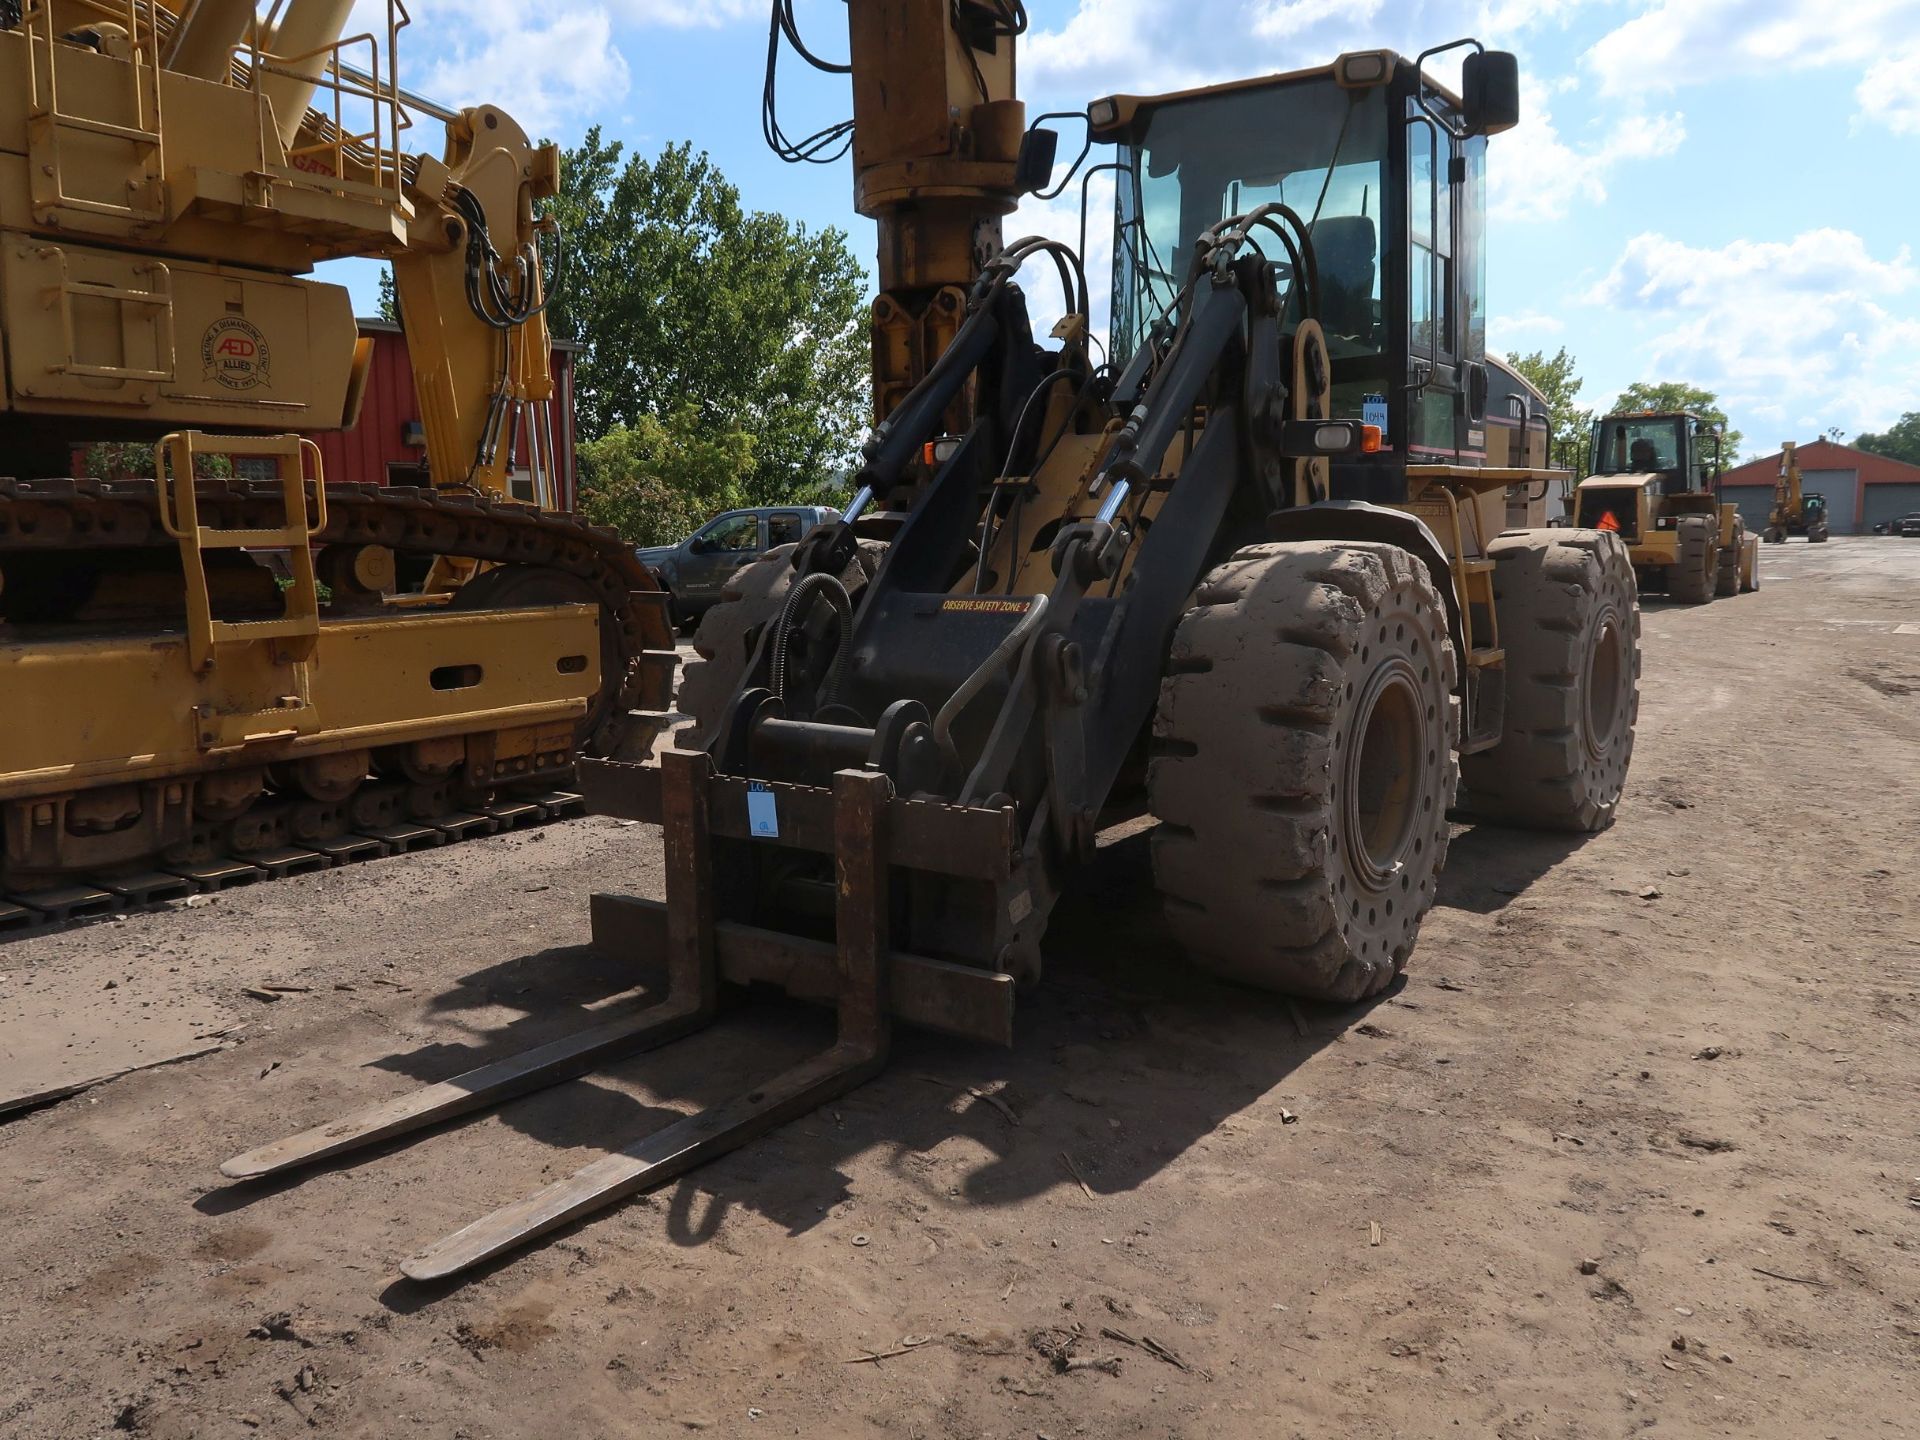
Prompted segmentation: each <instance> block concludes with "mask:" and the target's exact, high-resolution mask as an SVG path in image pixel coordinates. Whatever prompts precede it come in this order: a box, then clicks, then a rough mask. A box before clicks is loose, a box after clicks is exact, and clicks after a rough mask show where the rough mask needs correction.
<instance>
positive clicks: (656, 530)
mask: <svg viewBox="0 0 1920 1440" xmlns="http://www.w3.org/2000/svg"><path fill="white" fill-rule="evenodd" d="M753 450H754V440H753V436H751V435H749V434H748V433H746V432H745V431H743V430H723V431H714V430H712V429H710V428H709V427H706V426H703V425H702V424H701V423H700V420H699V417H698V415H697V414H696V413H695V411H694V409H693V407H692V406H691V405H681V406H679V407H677V408H676V409H674V410H673V411H671V412H670V413H669V414H668V415H667V417H666V418H665V419H664V420H662V419H658V418H656V417H654V416H652V415H639V416H636V417H635V418H634V422H633V424H632V425H631V426H627V425H616V426H614V427H613V428H612V429H611V430H609V431H607V433H606V434H604V435H602V436H600V437H599V438H598V439H595V440H588V441H584V442H582V443H581V444H580V446H579V447H578V449H577V450H576V452H575V453H576V455H577V456H578V457H579V462H580V511H581V513H582V514H583V515H585V516H586V517H587V519H589V520H591V521H592V522H593V523H594V524H596V525H610V526H612V527H613V528H614V529H615V530H618V531H619V532H620V534H621V535H622V536H624V537H625V538H626V539H628V540H630V541H632V542H633V543H634V544H636V545H660V544H666V543H668V542H671V541H674V540H678V539H679V538H680V537H681V536H683V535H686V534H689V533H691V532H692V531H693V530H694V528H695V527H696V526H698V525H699V524H700V523H701V522H702V521H703V520H705V519H706V518H707V517H708V516H709V515H712V514H713V513H714V512H715V511H717V510H727V509H731V508H732V507H734V506H736V505H740V504H743V503H745V499H744V491H743V487H742V481H743V479H744V477H746V476H748V475H750V474H751V473H752V471H753Z"/></svg>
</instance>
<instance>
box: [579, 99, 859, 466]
mask: <svg viewBox="0 0 1920 1440" xmlns="http://www.w3.org/2000/svg"><path fill="white" fill-rule="evenodd" d="M561 173H562V177H563V179H562V193H561V194H560V195H559V196H557V197H556V198H555V200H554V202H553V213H554V215H555V218H556V219H557V220H558V221H559V223H560V226H561V230H562V240H563V243H564V245H565V251H566V253H565V258H564V270H563V272H562V274H561V278H560V284H559V287H558V289H557V292H556V294H555V296H554V299H553V305H552V311H551V313H550V316H549V318H550V320H551V322H552V324H553V328H554V332H555V333H556V334H559V335H567V336H572V337H574V338H577V339H578V340H580V341H581V343H582V344H583V345H584V346H585V349H584V350H583V351H582V353H581V355H580V357H579V359H578V361H577V365H576V370H575V377H576V398H577V405H578V412H579V428H580V432H581V433H582V434H584V435H606V436H608V437H610V438H611V437H612V435H613V433H614V432H615V431H616V430H617V429H618V428H620V427H624V428H625V429H627V430H628V431H629V432H631V433H632V434H634V435H656V434H657V436H659V437H672V438H671V442H669V440H668V439H666V438H660V439H658V440H657V441H656V440H654V439H649V440H648V441H647V443H646V444H645V445H643V446H642V447H641V453H644V454H646V455H648V456H654V455H661V454H667V453H669V452H671V453H672V454H674V455H678V456H681V457H682V458H684V457H687V456H690V455H692V454H695V453H699V454H702V455H711V454H719V453H732V452H731V451H729V450H728V447H729V445H730V444H731V443H732V442H731V437H734V436H737V435H745V436H747V437H750V439H751V441H752V445H751V451H750V458H749V459H748V461H747V465H746V469H745V470H744V472H743V473H742V474H741V475H740V476H739V484H738V491H737V497H736V498H737V499H738V500H740V501H742V502H745V503H750V504H771V503H777V502H781V501H802V500H808V499H814V498H823V497H824V496H825V495H826V494H827V493H829V492H830V491H831V490H832V489H833V488H835V482H836V481H837V480H838V479H839V478H840V477H841V476H842V475H843V474H844V471H845V469H846V466H847V463H848V461H849V460H850V459H851V457H852V455H853V452H854V448H855V444H856V441H857V437H858V436H859V434H860V433H861V430H862V428H863V426H864V424H865V423H866V420H867V416H868V408H867V407H868V398H867V396H868V392H867V375H868V369H869V359H868V340H867V325H866V314H867V309H866V293H865V292H866V286H865V278H864V275H863V273H862V271H861V267H860V266H859V264H858V263H857V262H856V261H855V259H854V257H853V253H852V251H851V250H850V249H849V248H848V245H847V237H846V234H845V233H844V232H843V231H840V230H837V229H827V230H822V231H819V232H813V231H810V230H808V229H807V227H806V226H805V225H802V224H798V223H796V222H792V221H789V220H787V219H786V218H785V217H783V216H780V215H775V214H770V213H767V212H764V211H755V210H748V209H746V208H745V207H744V206H742V204H741V203H740V194H739V191H738V190H737V189H735V187H734V186H732V185H731V184H729V183H728V182H727V180H726V179H725V177H724V176H722V175H721V174H720V172H719V171H718V170H716V169H715V168H714V166H713V164H712V162H711V161H709V160H708V158H707V157H706V155H705V154H696V153H695V152H694V150H693V148H692V146H690V145H687V144H678V145H668V146H667V147H666V149H664V150H662V151H661V152H660V154H659V156H657V157H656V158H655V159H653V160H651V161H649V160H647V159H645V158H644V157H642V156H639V155H633V156H628V157H625V158H624V160H623V158H622V146H621V145H620V143H619V142H617V141H606V140H603V139H602V138H601V134H600V131H599V129H598V128H597V127H596V128H595V129H592V130H589V131H588V132H587V136H586V139H585V140H584V141H582V142H581V144H580V145H579V146H578V147H576V148H574V149H570V150H568V151H567V153H566V155H565V158H564V161H563V165H562V171H561ZM648 419H652V420H654V421H655V422H658V424H659V429H658V431H657V432H650V431H648V430H647V429H646V428H645V426H644V423H643V422H645V421H647V420H648ZM657 445H664V446H666V447H667V449H666V450H660V449H658V448H649V447H657ZM675 463H676V464H677V463H679V462H678V461H676V462H675ZM693 468H694V469H696V470H697V469H698V468H699V466H698V465H694V466H693Z"/></svg>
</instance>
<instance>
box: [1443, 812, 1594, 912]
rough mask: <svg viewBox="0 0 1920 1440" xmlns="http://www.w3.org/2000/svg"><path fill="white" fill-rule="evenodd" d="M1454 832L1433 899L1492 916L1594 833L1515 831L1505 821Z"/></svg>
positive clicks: (1470, 825)
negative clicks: (1437, 890)
mask: <svg viewBox="0 0 1920 1440" xmlns="http://www.w3.org/2000/svg"><path fill="white" fill-rule="evenodd" d="M1462 818H1464V819H1466V820H1467V822H1468V823H1467V824H1466V827H1465V828H1464V829H1457V830H1455V831H1454V834H1453V838H1452V839H1451V840H1450V841H1449V842H1448V844H1447V863H1446V868H1445V869H1443V870H1442V871H1441V872H1440V889H1439V895H1438V897H1437V898H1436V899H1435V901H1434V904H1435V906H1436V907H1437V908H1441V909H1447V910H1465V911H1468V912H1470V913H1472V914H1475V915H1491V914H1494V913H1495V912H1497V911H1500V910H1504V909H1505V908H1506V907H1507V904H1508V903H1509V902H1510V901H1512V900H1514V899H1515V898H1517V897H1519V896H1521V895H1524V894H1526V893H1527V891H1528V889H1530V888H1531V887H1532V885H1533V884H1534V882H1535V881H1537V880H1540V879H1543V878H1544V877H1545V876H1547V875H1548V874H1550V873H1551V872H1552V871H1553V870H1555V869H1557V868H1558V867H1559V866H1560V865H1562V864H1564V863H1565V862H1566V861H1567V860H1568V859H1569V858H1570V857H1571V856H1573V855H1574V854H1575V853H1577V852H1578V851H1579V850H1580V849H1581V847H1582V846H1584V845H1586V844H1587V842H1588V841H1590V840H1592V839H1593V838H1594V837H1593V836H1592V835H1571V834H1566V833H1564V832H1555V831H1543V830H1516V829H1514V828H1512V827H1511V826H1507V825H1492V824H1486V823H1476V822H1474V821H1472V819H1471V817H1462Z"/></svg>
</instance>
